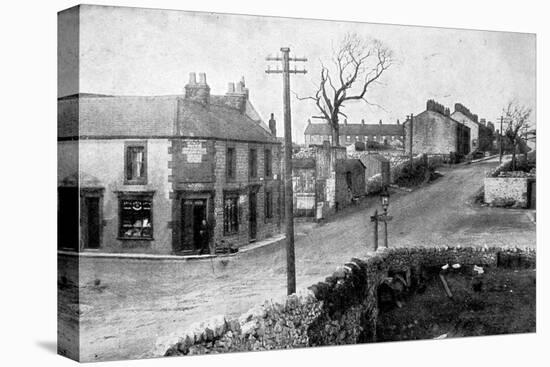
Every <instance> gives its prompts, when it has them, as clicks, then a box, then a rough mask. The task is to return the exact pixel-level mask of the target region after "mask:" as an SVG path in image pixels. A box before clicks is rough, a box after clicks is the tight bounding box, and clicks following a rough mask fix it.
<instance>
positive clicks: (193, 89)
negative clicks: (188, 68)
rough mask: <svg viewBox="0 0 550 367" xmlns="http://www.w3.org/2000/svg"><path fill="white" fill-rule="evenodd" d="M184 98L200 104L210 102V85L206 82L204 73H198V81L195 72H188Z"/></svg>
mask: <svg viewBox="0 0 550 367" xmlns="http://www.w3.org/2000/svg"><path fill="white" fill-rule="evenodd" d="M185 99H189V100H192V101H196V102H200V103H202V104H208V103H210V87H209V86H208V84H206V74H205V73H199V82H198V83H197V74H195V73H189V83H188V84H187V85H186V86H185Z"/></svg>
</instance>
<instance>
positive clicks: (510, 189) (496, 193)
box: [484, 177, 534, 208]
mask: <svg viewBox="0 0 550 367" xmlns="http://www.w3.org/2000/svg"><path fill="white" fill-rule="evenodd" d="M532 181H534V178H531V177H486V178H485V198H484V199H485V203H487V204H489V205H491V206H501V207H512V208H528V207H529V184H530V182H532Z"/></svg>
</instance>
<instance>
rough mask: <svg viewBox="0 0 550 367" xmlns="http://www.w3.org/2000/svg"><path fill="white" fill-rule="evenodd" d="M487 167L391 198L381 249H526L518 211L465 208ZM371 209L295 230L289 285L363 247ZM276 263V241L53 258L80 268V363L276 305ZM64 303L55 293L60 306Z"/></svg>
mask: <svg viewBox="0 0 550 367" xmlns="http://www.w3.org/2000/svg"><path fill="white" fill-rule="evenodd" d="M497 164H498V160H496V159H493V160H489V161H484V162H480V163H476V164H471V165H460V166H455V167H452V168H443V169H440V171H441V172H442V174H443V175H444V176H443V177H442V178H439V179H438V180H436V181H435V182H433V183H430V184H428V185H426V186H424V187H421V188H418V189H416V190H414V191H413V192H411V193H408V192H403V193H395V194H392V197H391V202H390V209H389V210H390V214H391V215H392V216H393V218H394V219H393V221H392V222H390V223H389V243H390V246H417V245H423V246H457V245H461V246H470V245H473V246H483V245H488V246H518V247H523V246H530V247H535V224H534V223H533V222H532V221H531V220H530V219H529V216H528V211H525V210H519V209H502V208H489V207H481V206H478V205H475V204H472V203H471V202H472V196H473V195H474V194H475V193H476V192H477V191H478V190H479V188H480V187H481V186H482V185H483V179H484V176H485V174H486V172H488V171H490V170H491V169H493V168H494V167H496V165H497ZM375 207H378V209H379V210H380V207H379V203H378V199H377V198H372V199H369V200H367V202H366V204H365V206H364V207H363V206H362V207H361V208H356V209H355V210H350V211H347V212H345V213H339V214H338V215H337V216H336V217H335V218H333V219H332V220H331V221H329V222H328V223H325V224H323V225H314V224H307V223H305V224H297V226H296V230H295V232H296V272H297V282H298V284H297V286H298V289H300V288H306V287H308V286H310V285H312V284H314V283H316V282H318V281H320V280H323V279H324V278H325V277H326V276H328V275H330V274H332V273H333V272H334V270H335V269H336V268H337V267H338V266H340V265H342V264H344V263H346V262H348V261H349V260H350V259H351V258H352V257H356V258H361V257H363V256H364V255H365V254H366V252H367V251H372V241H371V239H372V223H370V222H369V216H370V215H371V214H372V212H373V211H374V209H375ZM285 260H286V257H285V249H284V243H280V244H278V245H272V246H266V247H262V248H257V249H255V250H253V251H249V252H246V253H241V254H238V255H237V256H232V257H217V258H211V259H204V260H192V261H184V260H143V259H141V260H138V259H117V258H93V257H80V258H77V257H75V256H66V255H60V256H59V261H61V262H67V263H70V264H71V265H72V266H76V264H77V262H78V261H79V262H80V280H79V282H80V287H81V288H80V294H79V297H80V309H79V312H80V315H81V323H80V345H81V356H80V358H81V360H82V361H95V360H112V359H125V358H141V357H151V356H153V352H152V351H153V348H154V345H155V341H156V340H157V338H158V337H160V336H163V335H168V334H172V333H174V332H178V331H180V330H181V331H183V330H185V329H186V328H187V327H189V325H191V324H193V323H194V322H197V321H201V320H205V319H208V318H210V317H212V316H215V315H222V314H223V315H226V316H237V315H240V314H242V313H243V312H245V311H247V310H248V309H250V308H251V307H252V306H254V305H256V304H262V303H263V302H264V301H265V300H270V299H273V300H281V299H283V298H284V297H285V295H286V265H285ZM70 280H71V279H69V282H70ZM60 281H61V279H60ZM65 288H68V287H65ZM69 298H70V297H69V296H68V295H67V297H65V296H64V294H63V292H61V295H60V302H65V301H70V299H69ZM73 302H74V300H73Z"/></svg>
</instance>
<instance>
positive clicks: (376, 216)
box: [370, 209, 378, 251]
mask: <svg viewBox="0 0 550 367" xmlns="http://www.w3.org/2000/svg"><path fill="white" fill-rule="evenodd" d="M370 220H371V222H373V223H374V231H373V242H374V251H376V250H378V209H376V210H375V211H374V215H373V216H372V217H371V219H370Z"/></svg>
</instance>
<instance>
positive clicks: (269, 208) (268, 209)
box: [264, 190, 273, 223]
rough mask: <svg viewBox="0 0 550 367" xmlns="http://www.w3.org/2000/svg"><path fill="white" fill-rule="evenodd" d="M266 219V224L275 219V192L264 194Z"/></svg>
mask: <svg viewBox="0 0 550 367" xmlns="http://www.w3.org/2000/svg"><path fill="white" fill-rule="evenodd" d="M264 218H265V222H266V223H267V222H269V221H270V220H272V219H273V191H272V190H265V192H264Z"/></svg>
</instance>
